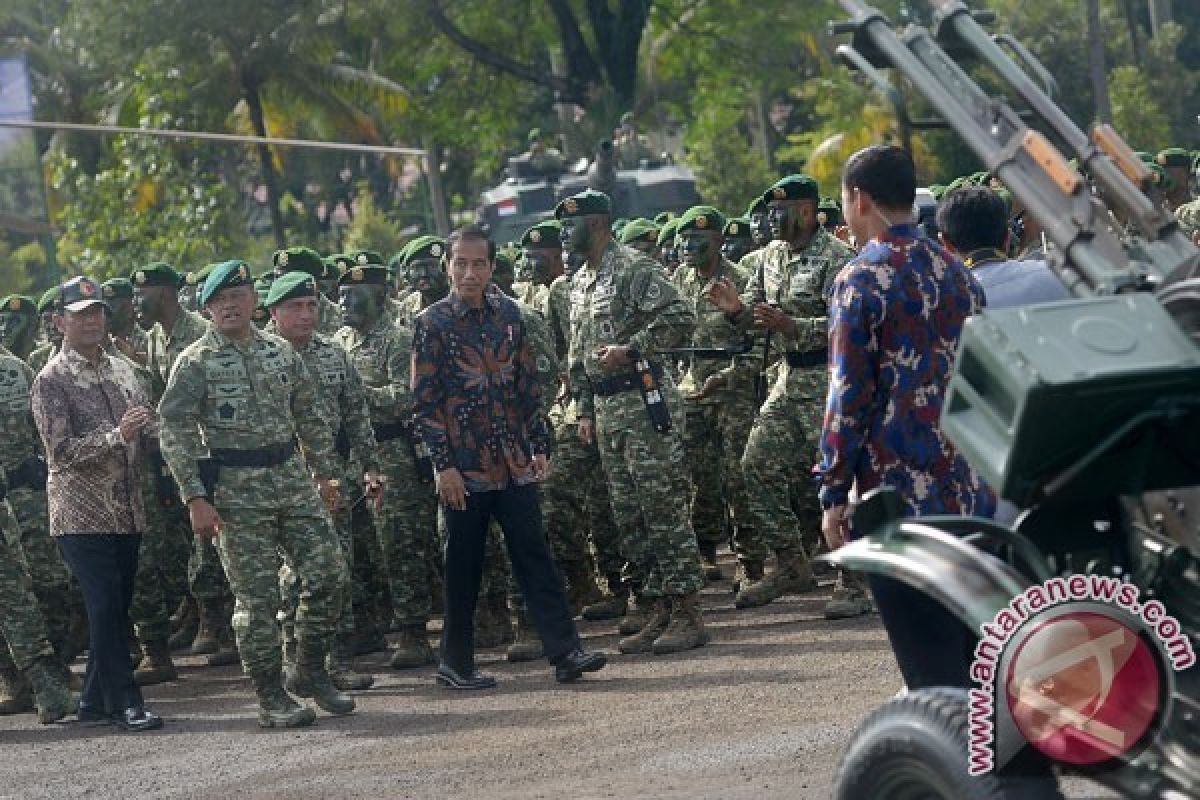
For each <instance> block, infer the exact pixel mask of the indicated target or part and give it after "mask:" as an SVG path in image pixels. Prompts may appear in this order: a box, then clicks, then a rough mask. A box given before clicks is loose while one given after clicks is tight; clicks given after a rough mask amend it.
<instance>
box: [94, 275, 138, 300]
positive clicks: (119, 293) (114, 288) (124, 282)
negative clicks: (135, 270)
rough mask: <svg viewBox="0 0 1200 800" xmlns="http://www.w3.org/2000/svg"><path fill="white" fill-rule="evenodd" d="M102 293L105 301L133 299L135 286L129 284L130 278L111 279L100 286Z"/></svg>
mask: <svg viewBox="0 0 1200 800" xmlns="http://www.w3.org/2000/svg"><path fill="white" fill-rule="evenodd" d="M100 291H102V292H103V293H104V299H105V300H113V299H115V298H118V297H133V284H132V283H130V282H129V279H128V278H109V279H108V280H106V281H105V282H104V283H102V284H100Z"/></svg>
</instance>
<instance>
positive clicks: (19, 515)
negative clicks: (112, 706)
mask: <svg viewBox="0 0 1200 800" xmlns="http://www.w3.org/2000/svg"><path fill="white" fill-rule="evenodd" d="M32 386H33V370H31V369H30V368H29V367H28V366H27V365H26V364H25V363H24V362H23V361H21V360H20V359H19V358H17V357H16V356H15V355H13V354H12V353H10V352H8V351H7V350H5V349H4V348H3V347H0V434H3V445H2V446H0V470H2V471H3V472H4V474H5V476H6V477H7V485H8V503H7V506H10V507H11V509H12V514H13V515H15V517H14V524H12V525H9V524H8V521H9V520H8V515H9V511H8V509H7V507H4V506H0V516H3V519H0V522H4V523H5V524H4V529H5V532H6V533H7V534H8V535H9V536H10V537H11V541H10V542H9V545H10V546H11V547H12V548H14V551H16V552H19V553H21V556H22V558H23V559H24V563H25V569H26V570H27V571H28V573H29V578H30V581H31V587H32V590H33V594H34V597H36V598H37V601H38V608H39V610H40V612H41V616H42V618H43V620H44V621H45V626H46V628H45V632H46V636H47V637H48V638H49V639H50V643H51V644H52V645H54V651H55V652H56V653H57V654H58V656H59V659H60V661H61V662H62V663H63V664H64V665H67V664H70V663H71V662H72V661H74V660H75V656H77V655H78V654H79V644H78V641H77V640H76V637H75V636H73V635H72V625H73V622H74V621H75V620H79V621H80V622H82V620H83V602H82V599H81V598H80V597H79V594H78V591H77V590H76V589H75V588H74V587H73V586H72V585H71V579H70V575H69V573H68V572H67V567H66V564H64V563H63V560H62V555H61V554H60V553H59V551H58V548H57V547H56V546H55V545H54V540H53V539H51V538H50V534H49V519H48V518H47V506H46V462H45V460H44V459H43V458H42V452H41V450H42V445H41V439H40V437H39V436H38V433H37V428H36V427H35V426H34V422H33V411H32V407H31V405H30V390H31V388H32ZM80 638H82V639H83V640H86V636H83V637H80Z"/></svg>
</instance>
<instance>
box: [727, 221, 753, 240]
mask: <svg viewBox="0 0 1200 800" xmlns="http://www.w3.org/2000/svg"><path fill="white" fill-rule="evenodd" d="M721 235H722V236H724V237H725V238H726V239H749V238H750V220H748V219H747V218H746V217H730V218H729V219H728V220H726V222H725V229H724V230H722V231H721Z"/></svg>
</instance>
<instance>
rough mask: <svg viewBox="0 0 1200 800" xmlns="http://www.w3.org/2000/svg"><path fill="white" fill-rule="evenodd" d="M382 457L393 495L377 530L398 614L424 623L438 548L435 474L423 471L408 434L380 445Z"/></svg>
mask: <svg viewBox="0 0 1200 800" xmlns="http://www.w3.org/2000/svg"><path fill="white" fill-rule="evenodd" d="M379 460H380V462H381V467H382V469H383V471H384V474H385V475H386V476H387V495H386V498H385V500H384V508H383V511H382V512H381V513H380V514H377V515H376V528H377V531H378V534H379V549H380V550H381V551H382V555H383V564H384V568H385V572H386V574H387V581H388V588H389V589H390V591H391V595H392V612H393V614H394V617H395V619H396V621H397V622H399V623H400V624H402V625H424V624H425V623H426V622H428V621H429V617H430V614H431V612H432V610H431V606H430V583H431V580H430V571H431V568H432V564H433V559H435V558H436V557H437V556H436V554H437V552H438V548H437V542H436V536H437V531H436V527H437V522H436V512H437V496H436V495H435V494H434V489H433V481H432V476H429V477H426V476H422V475H418V473H417V466H416V461H415V459H414V457H413V454H412V448H411V447H410V446H409V443H408V440H407V439H404V438H400V439H393V440H391V441H388V442H383V443H382V444H380V445H379Z"/></svg>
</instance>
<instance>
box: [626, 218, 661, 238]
mask: <svg viewBox="0 0 1200 800" xmlns="http://www.w3.org/2000/svg"><path fill="white" fill-rule="evenodd" d="M617 239H618V241H620V242H621V244H633V243H634V242H636V241H639V240H644V241H647V242H651V243H656V242H658V226H657V225H655V224H654V222H653V220H648V219H646V218H645V217H638V218H637V219H632V220H630V221H629V223H628V224H626V225H625V227H624V228H622V229H621V235H620V236H618V237H617Z"/></svg>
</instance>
